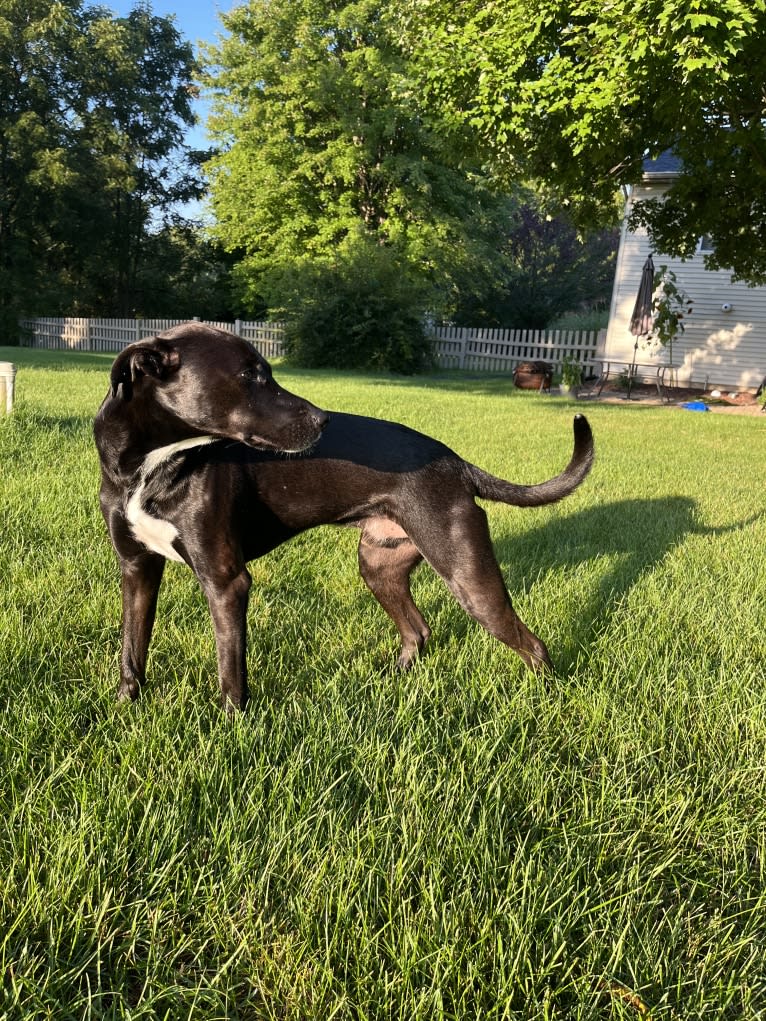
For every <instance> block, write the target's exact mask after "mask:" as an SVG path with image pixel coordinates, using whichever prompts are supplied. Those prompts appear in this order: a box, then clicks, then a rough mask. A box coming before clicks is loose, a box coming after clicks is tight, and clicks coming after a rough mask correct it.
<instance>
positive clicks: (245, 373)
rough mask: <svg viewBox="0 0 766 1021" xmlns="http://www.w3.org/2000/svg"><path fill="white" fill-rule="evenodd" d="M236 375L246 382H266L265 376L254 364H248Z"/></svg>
mask: <svg viewBox="0 0 766 1021" xmlns="http://www.w3.org/2000/svg"><path fill="white" fill-rule="evenodd" d="M238 375H239V378H240V379H244V380H245V381H246V382H248V383H265V382H266V376H265V375H264V373H263V372H262V371H261V370H260V369H259V368H257V367H255V366H250V367H249V368H247V369H242V371H241V372H240V373H238Z"/></svg>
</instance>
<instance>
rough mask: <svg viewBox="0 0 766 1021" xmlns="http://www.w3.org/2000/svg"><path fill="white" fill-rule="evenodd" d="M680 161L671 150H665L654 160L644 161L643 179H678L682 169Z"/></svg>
mask: <svg viewBox="0 0 766 1021" xmlns="http://www.w3.org/2000/svg"><path fill="white" fill-rule="evenodd" d="M682 165H683V164H682V162H681V159H680V158H679V157H678V156H676V154H675V153H674V152H673V150H672V149H666V150H665V152H661V153H660V155H659V156H657V157H656V158H655V159H646V160H644V171H643V177H644V179H645V180H650V181H659V180H662V179H663V178H671V177H678V175H679V174H680V173H681V167H682Z"/></svg>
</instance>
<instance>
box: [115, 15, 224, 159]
mask: <svg viewBox="0 0 766 1021" xmlns="http://www.w3.org/2000/svg"><path fill="white" fill-rule="evenodd" d="M240 2H241V0H151V8H152V10H153V12H154V13H155V14H156V15H158V16H159V17H168V16H169V15H171V14H172V15H174V17H175V22H176V26H177V28H178V31H179V32H180V33H181V35H182V36H184V38H185V39H187V40H188V41H189V42H190V43H191V44H192V46H193V47H194V49H195V51H196V49H197V44H198V43H200V42H214V41H215V38H216V36H217V35H220V34H222V33H223V26H222V24H221V21H220V18H219V15H220V14H221V13H224V14H225V13H226V12H227V11H230V10H231V9H232V8H233V7H236V6H238V4H239V3H240ZM103 6H104V7H108V8H109V9H110V10H112V11H114V13H115V14H116V15H117V16H118V17H125V16H126V15H127V14H129V13H130V11H131V10H133V8H134V7H135V6H136V2H135V0H103ZM195 112H196V114H197V116H198V117H199V119H200V123H199V124H198V125H197V126H196V127H195V128H193V129H192V130H191V131H190V132H189V134H188V135H187V139H188V141H189V144H190V145H192V146H195V147H197V148H200V149H204V148H205V147H206V145H207V144H208V142H207V137H206V135H205V123H204V122H205V118H206V116H207V107H206V105H205V103H204V102H202V101H199V102H197V104H196V109H195Z"/></svg>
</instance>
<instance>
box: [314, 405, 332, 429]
mask: <svg viewBox="0 0 766 1021" xmlns="http://www.w3.org/2000/svg"><path fill="white" fill-rule="evenodd" d="M314 421H315V422H316V424H317V427H318V428H319V429H324V427H325V426H326V425H327V423H328V422H329V421H330V416H329V414H328V412H326V411H322V410H321V409H320V408H317V409H316V410H315V412H314Z"/></svg>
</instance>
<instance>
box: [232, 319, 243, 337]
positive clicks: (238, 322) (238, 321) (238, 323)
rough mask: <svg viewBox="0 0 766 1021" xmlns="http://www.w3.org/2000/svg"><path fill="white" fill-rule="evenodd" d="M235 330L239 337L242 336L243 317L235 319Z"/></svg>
mask: <svg viewBox="0 0 766 1021" xmlns="http://www.w3.org/2000/svg"><path fill="white" fill-rule="evenodd" d="M234 332H235V333H236V335H237V336H238V337H241V336H242V320H241V319H235V320H234Z"/></svg>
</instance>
